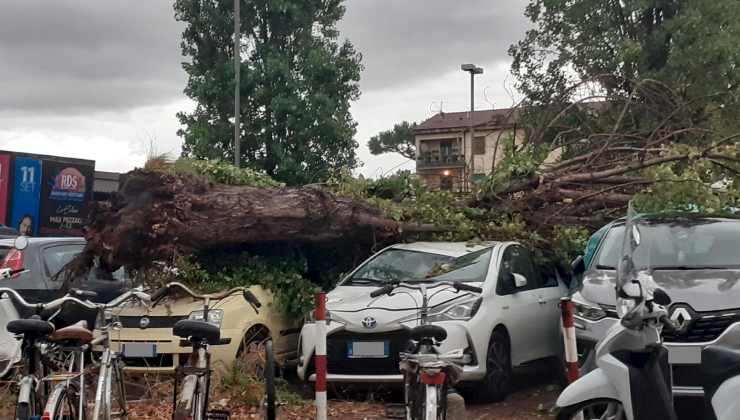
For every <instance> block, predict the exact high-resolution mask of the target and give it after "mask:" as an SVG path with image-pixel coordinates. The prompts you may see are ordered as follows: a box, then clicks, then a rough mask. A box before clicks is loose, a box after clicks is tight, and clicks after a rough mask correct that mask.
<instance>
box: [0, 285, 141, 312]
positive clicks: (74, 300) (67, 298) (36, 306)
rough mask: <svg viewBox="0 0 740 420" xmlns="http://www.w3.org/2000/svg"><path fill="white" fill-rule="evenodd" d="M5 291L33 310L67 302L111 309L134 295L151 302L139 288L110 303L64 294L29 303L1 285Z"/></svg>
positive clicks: (58, 306) (55, 307)
mask: <svg viewBox="0 0 740 420" xmlns="http://www.w3.org/2000/svg"><path fill="white" fill-rule="evenodd" d="M3 293H7V294H8V295H10V296H11V298H12V299H13V300H14V301H15V302H16V303H17V304H19V305H20V306H22V307H24V308H26V309H32V310H37V311H38V310H54V309H58V308H60V307H62V305H64V304H65V303H74V304H76V305H80V306H82V307H84V308H87V309H92V310H100V309H111V308H115V307H117V306H120V305H121V304H122V303H124V302H126V301H128V300H129V299H131V298H132V297H135V298H137V299H139V300H140V301H142V302H149V300H150V298H149V295H147V294H146V293H144V292H139V291H137V290H129V291H128V292H126V293H124V294H122V295H121V296H118V297H117V298H115V299H113V300H112V301H110V302H108V303H92V302H90V301H82V300H80V299H78V298H75V297H72V296H63V297H60V298H58V299H54V300H52V301H51V302H49V303H28V302H27V301H26V300H25V299H23V297H22V296H21V295H20V294H18V292H17V291H15V290H14V289H10V288H7V287H0V295H2V294H3Z"/></svg>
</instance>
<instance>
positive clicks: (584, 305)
mask: <svg viewBox="0 0 740 420" xmlns="http://www.w3.org/2000/svg"><path fill="white" fill-rule="evenodd" d="M572 301H573V306H574V307H575V310H576V312H575V315H576V316H578V317H581V318H583V319H586V320H588V321H600V320H602V319H604V318H606V317H607V316H608V315H607V313H606V311H605V310H604V308H602V307H601V306H599V305H597V304H594V303H589V302H586V300H585V299H583V297H580V295H578V294H576V295H574V296H573V299H572Z"/></svg>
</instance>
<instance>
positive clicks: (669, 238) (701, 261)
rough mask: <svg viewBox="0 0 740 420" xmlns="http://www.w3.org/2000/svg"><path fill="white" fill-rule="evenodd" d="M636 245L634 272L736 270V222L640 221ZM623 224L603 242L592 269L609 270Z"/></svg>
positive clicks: (739, 260)
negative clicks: (647, 269)
mask: <svg viewBox="0 0 740 420" xmlns="http://www.w3.org/2000/svg"><path fill="white" fill-rule="evenodd" d="M639 233H640V237H641V239H640V245H639V246H638V247H637V248H636V249H635V253H634V255H633V260H634V264H635V267H636V268H637V269H643V268H651V269H655V270H661V269H663V270H671V269H673V270H692V269H694V270H698V269H723V268H740V222H734V221H727V220H713V219H676V220H672V221H667V220H650V219H647V220H642V221H640V222H639ZM623 235H624V225H616V226H614V227H613V228H612V229H611V230H610V231H609V233H608V234H607V235H606V238H605V239H604V244H603V245H602V246H601V249H600V250H599V255H598V257H597V259H596V268H597V269H604V270H613V269H615V267H616V266H617V263H618V261H619V258H620V253H621V249H622V237H623Z"/></svg>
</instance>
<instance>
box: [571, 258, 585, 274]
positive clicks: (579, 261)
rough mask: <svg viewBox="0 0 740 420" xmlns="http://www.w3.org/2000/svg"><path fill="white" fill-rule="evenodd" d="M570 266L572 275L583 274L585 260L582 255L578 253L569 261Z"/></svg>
mask: <svg viewBox="0 0 740 420" xmlns="http://www.w3.org/2000/svg"><path fill="white" fill-rule="evenodd" d="M570 268H571V270H573V274H574V275H579V274H583V273H585V272H586V261H585V260H584V259H583V255H579V256H577V257H576V259H574V260H573V262H571V263H570Z"/></svg>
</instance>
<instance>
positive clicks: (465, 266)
mask: <svg viewBox="0 0 740 420" xmlns="http://www.w3.org/2000/svg"><path fill="white" fill-rule="evenodd" d="M492 250H493V248H486V249H482V250H480V251H475V252H471V253H469V254H466V255H463V256H462V257H459V258H456V259H455V260H454V261H453V262H452V263H451V264H450V265H449V267H445V270H444V274H440V275H438V276H434V277H431V278H430V279H429V280H433V281H460V282H465V283H468V282H470V283H475V282H479V283H481V282H483V281H485V280H486V275H488V267H489V263H490V261H491V253H492Z"/></svg>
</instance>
